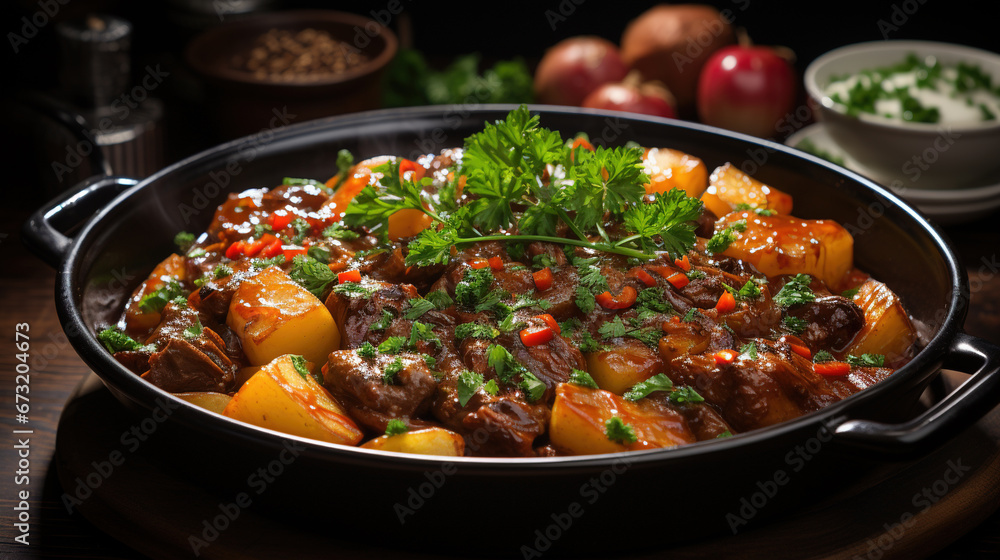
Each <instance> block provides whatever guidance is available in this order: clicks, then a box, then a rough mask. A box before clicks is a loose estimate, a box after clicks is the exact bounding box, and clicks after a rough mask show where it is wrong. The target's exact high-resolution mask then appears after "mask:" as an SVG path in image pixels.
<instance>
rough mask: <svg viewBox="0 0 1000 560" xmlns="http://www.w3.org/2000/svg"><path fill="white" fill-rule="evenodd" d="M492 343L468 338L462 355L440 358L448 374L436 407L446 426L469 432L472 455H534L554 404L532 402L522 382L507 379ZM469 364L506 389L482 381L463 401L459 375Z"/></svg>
mask: <svg viewBox="0 0 1000 560" xmlns="http://www.w3.org/2000/svg"><path fill="white" fill-rule="evenodd" d="M492 344H493V342H492V341H489V340H483V339H478V338H466V339H463V340H462V341H461V343H460V344H459V350H458V351H459V356H460V357H461V359H460V360H458V361H442V362H439V364H438V365H439V367H440V370H441V372H442V374H443V376H444V379H443V380H442V382H441V384H440V385H439V387H438V394H437V397H436V398H435V400H434V404H433V407H432V413H433V415H434V417H435V418H437V419H438V420H439V421H440V422H441V423H442V424H443V425H444V426H445V427H447V428H449V429H451V430H454V431H455V432H457V433H459V434H461V435H462V436H463V438H465V441H466V453H468V454H470V455H481V456H490V455H495V456H508V457H524V456H530V455H533V454H534V451H533V445H534V442H535V440H536V439H537V438H538V437H540V436H542V435H543V434H544V433H545V431H546V430H547V427H548V420H549V409H548V407H547V406H546V405H545V404H544V403H543V402H542V401H539V402H535V403H529V402H527V401H526V400H525V399H524V397H523V395H521V394H520V390H519V389H518V387H517V386H516V385H513V384H510V383H503V382H501V380H500V379H499V378H498V377H497V375H496V371H495V370H494V369H493V368H492V367H490V366H489V360H488V356H487V351H488V348H489V347H490V346H491V345H492ZM465 370H469V371H472V372H475V373H478V374H480V375H482V376H483V378H484V380H485V381H490V380H493V381H495V382H496V383H497V384H498V385H499V387H500V392H499V393H498V394H497V395H491V394H489V393H488V392H486V391H485V389H484V388H483V387H480V388H479V389H478V390H477V391H476V392H475V393H473V394H472V395H471V397H470V398H469V400H468V401H467V402H466V404H465V405H462V403H461V402H460V400H459V396H458V378H459V376H460V375H461V374H462V372H463V371H465Z"/></svg>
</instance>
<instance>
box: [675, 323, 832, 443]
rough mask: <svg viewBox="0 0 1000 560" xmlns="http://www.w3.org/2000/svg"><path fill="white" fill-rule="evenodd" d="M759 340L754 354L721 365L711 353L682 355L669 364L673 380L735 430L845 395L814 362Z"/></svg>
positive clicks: (793, 414)
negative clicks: (694, 393) (692, 390)
mask: <svg viewBox="0 0 1000 560" xmlns="http://www.w3.org/2000/svg"><path fill="white" fill-rule="evenodd" d="M757 342H758V350H757V358H756V359H752V358H750V357H749V356H747V355H746V354H741V355H740V356H739V357H737V359H736V360H734V361H733V362H731V363H724V364H719V363H716V361H715V360H714V359H713V357H712V356H711V355H708V354H702V355H682V356H680V357H678V358H676V359H674V360H673V361H672V362H671V364H670V369H669V371H668V375H669V376H670V378H671V379H672V380H673V381H674V383H676V384H680V385H690V386H691V387H694V388H695V390H696V391H697V392H698V393H699V394H700V395H701V396H702V397H704V398H705V401H706V402H708V403H709V404H711V405H712V406H713V407H715V409H716V410H718V411H720V412H721V415H722V417H723V418H724V419H725V421H726V422H727V423H728V424H729V425H730V426H732V427H733V428H735V429H736V430H738V431H741V432H742V431H747V430H753V429H756V428H762V427H765V426H770V425H772V424H777V423H779V422H783V421H785V420H790V419H792V418H796V417H798V416H801V415H803V414H805V413H807V412H812V411H814V410H818V409H820V408H822V407H824V406H827V405H829V404H831V403H833V402H836V401H839V400H841V399H842V398H844V397H846V396H848V395H849V394H850V392H844V391H843V390H842V389H841V388H838V387H834V386H831V385H830V384H829V383H827V382H826V380H825V379H824V378H823V377H822V376H820V375H818V374H816V373H815V372H813V370H812V362H810V361H809V360H806V359H805V358H802V357H801V356H799V355H797V354H794V353H792V352H791V351H790V350H785V351H781V352H776V351H771V350H770V349H768V347H767V346H765V345H764V343H763V341H757Z"/></svg>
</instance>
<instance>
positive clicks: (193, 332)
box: [183, 319, 203, 340]
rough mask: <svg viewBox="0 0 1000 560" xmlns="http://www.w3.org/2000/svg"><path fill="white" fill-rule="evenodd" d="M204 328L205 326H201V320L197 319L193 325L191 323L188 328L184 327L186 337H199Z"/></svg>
mask: <svg viewBox="0 0 1000 560" xmlns="http://www.w3.org/2000/svg"><path fill="white" fill-rule="evenodd" d="M202 330H203V327H202V326H201V321H199V320H197V319H195V322H194V324H193V325H191V326H189V327H188V328H186V329H184V333H183V334H184V338H186V339H188V340H190V339H192V338H198V337H199V336H201V331H202Z"/></svg>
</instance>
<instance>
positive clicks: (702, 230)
mask: <svg viewBox="0 0 1000 560" xmlns="http://www.w3.org/2000/svg"><path fill="white" fill-rule="evenodd" d="M717 221H719V217H718V216H716V215H715V213H713V212H712V211H711V210H709V209H708V208H705V207H702V209H701V215H699V216H698V220H697V221H696V222H695V230H694V234H695V235H697V236H698V237H703V238H705V239H711V237H712V236H713V235H715V222H717Z"/></svg>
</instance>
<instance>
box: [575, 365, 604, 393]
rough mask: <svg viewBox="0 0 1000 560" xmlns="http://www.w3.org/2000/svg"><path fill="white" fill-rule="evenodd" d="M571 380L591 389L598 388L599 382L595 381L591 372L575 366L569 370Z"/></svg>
mask: <svg viewBox="0 0 1000 560" xmlns="http://www.w3.org/2000/svg"><path fill="white" fill-rule="evenodd" d="M569 382H570V383H575V384H577V385H580V386H581V387H587V388H589V389H597V388H598V386H597V382H596V381H594V378H593V377H591V376H590V374H589V373H587V372H585V371H583V370H580V369H576V368H573V369H572V370H571V371H570V372H569Z"/></svg>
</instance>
